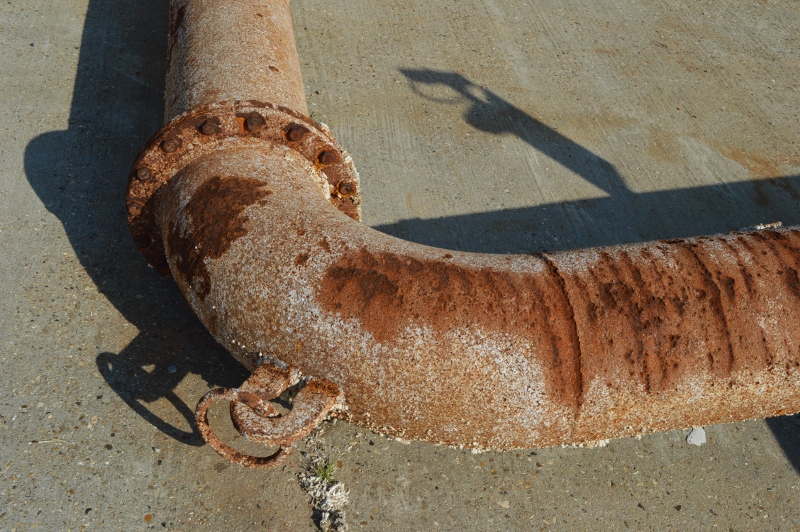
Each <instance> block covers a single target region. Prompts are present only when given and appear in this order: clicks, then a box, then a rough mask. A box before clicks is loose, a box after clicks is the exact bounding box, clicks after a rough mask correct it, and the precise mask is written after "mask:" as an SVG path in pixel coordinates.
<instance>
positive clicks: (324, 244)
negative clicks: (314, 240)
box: [319, 236, 331, 253]
mask: <svg viewBox="0 0 800 532" xmlns="http://www.w3.org/2000/svg"><path fill="white" fill-rule="evenodd" d="M319 247H321V248H322V249H324V250H325V251H326V252H328V253H330V252H331V245H330V244H328V239H327V238H325V237H324V236H323V237H322V239H320V241H319Z"/></svg>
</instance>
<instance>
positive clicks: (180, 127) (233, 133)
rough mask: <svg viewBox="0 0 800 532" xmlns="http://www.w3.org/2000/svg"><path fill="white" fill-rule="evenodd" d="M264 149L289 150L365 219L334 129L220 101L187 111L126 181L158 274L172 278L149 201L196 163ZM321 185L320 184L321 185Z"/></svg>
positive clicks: (139, 237)
mask: <svg viewBox="0 0 800 532" xmlns="http://www.w3.org/2000/svg"><path fill="white" fill-rule="evenodd" d="M254 144H264V145H265V146H266V147H268V148H271V149H283V148H282V147H287V148H289V149H291V150H293V151H294V152H296V153H297V154H299V155H301V156H302V157H304V158H305V159H306V160H308V161H309V163H311V164H312V165H313V166H314V168H316V169H317V170H318V171H319V172H320V174H321V175H322V176H323V177H324V178H325V181H326V183H325V184H324V185H323V188H327V190H323V192H324V194H325V195H326V196H327V197H328V199H329V200H330V202H331V204H333V206H334V207H336V208H337V209H339V210H340V211H342V212H343V213H345V214H346V215H348V216H349V217H351V218H353V219H354V220H360V219H361V195H360V190H359V178H358V172H356V169H355V165H354V164H353V160H352V159H351V157H350V155H349V154H348V153H347V152H346V151H345V150H344V149H342V147H341V146H340V145H339V144H338V143H337V142H336V140H334V138H333V135H331V132H330V130H329V129H328V128H327V126H325V125H324V124H319V123H317V122H315V121H314V120H312V119H311V118H309V117H307V116H304V115H302V114H300V113H297V112H296V111H293V110H291V109H288V108H286V107H281V106H277V105H273V104H270V103H264V102H257V101H240V102H232V103H230V102H221V103H217V104H213V105H207V106H201V107H197V108H195V109H192V110H191V111H188V112H186V113H184V114H182V115H180V116H178V117H177V118H175V119H174V120H172V121H171V122H170V123H168V124H167V125H165V126H164V127H163V128H161V130H160V131H159V132H158V133H156V134H155V135H154V136H153V137H152V138H151V139H150V140H149V141H148V142H147V144H145V146H144V148H142V150H141V151H140V152H139V155H138V156H137V157H136V160H135V161H134V163H133V166H132V168H131V172H130V175H129V176H128V191H127V194H126V208H127V214H128V225H129V226H130V229H131V234H132V235H133V240H134V242H135V243H136V246H137V247H138V248H139V250H140V251H141V252H142V254H144V256H145V257H146V258H147V260H148V261H149V262H150V264H152V265H153V267H154V268H156V269H157V270H158V271H159V272H161V273H163V274H165V275H170V271H169V265H168V263H167V259H166V255H165V252H164V243H163V242H162V240H161V235H160V234H159V233H158V231H157V230H156V224H155V219H154V217H153V213H152V208H151V207H150V198H152V196H153V195H154V194H155V193H156V192H157V191H158V189H159V188H161V186H162V185H164V183H166V182H167V181H169V180H170V179H171V178H172V176H174V175H175V174H176V173H178V172H179V171H180V170H181V169H182V168H184V167H186V166H187V165H189V164H191V163H192V162H193V161H195V160H197V159H199V158H200V157H203V156H204V155H206V154H208V153H211V152H213V151H216V150H219V149H220V148H222V147H226V148H227V147H230V148H236V147H239V146H252V145H254ZM321 185H322V183H321Z"/></svg>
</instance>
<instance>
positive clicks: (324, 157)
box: [317, 150, 337, 165]
mask: <svg viewBox="0 0 800 532" xmlns="http://www.w3.org/2000/svg"><path fill="white" fill-rule="evenodd" d="M336 159H337V157H336V152H333V151H331V150H325V151H323V152H322V153H320V154H319V157H317V160H319V163H320V164H324V165H328V164H333V163H335V162H336Z"/></svg>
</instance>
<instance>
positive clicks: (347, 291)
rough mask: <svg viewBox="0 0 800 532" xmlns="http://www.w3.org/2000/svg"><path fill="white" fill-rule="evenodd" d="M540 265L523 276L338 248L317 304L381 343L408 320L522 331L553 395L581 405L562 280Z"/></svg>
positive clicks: (441, 328) (449, 327) (442, 327)
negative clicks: (537, 356)
mask: <svg viewBox="0 0 800 532" xmlns="http://www.w3.org/2000/svg"><path fill="white" fill-rule="evenodd" d="M531 260H532V261H536V260H538V261H541V263H542V264H543V266H545V270H544V271H543V272H542V273H541V274H539V275H530V274H528V275H525V274H517V273H512V272H504V271H496V270H492V269H487V268H483V269H469V268H466V267H463V266H459V265H456V264H453V263H451V262H449V261H435V260H426V259H420V258H412V257H407V256H399V255H394V254H392V253H372V252H370V251H368V250H366V249H361V250H358V251H352V252H350V253H347V254H345V255H344V256H342V257H341V258H340V259H338V260H337V262H336V263H334V264H333V265H331V266H329V267H328V269H327V270H326V272H325V274H324V277H323V281H322V283H321V285H320V287H319V289H318V300H319V301H320V303H321V306H322V307H323V309H325V310H327V311H329V312H336V313H338V314H340V315H342V316H343V317H346V318H356V319H358V320H359V321H360V322H361V324H362V326H363V327H364V328H365V329H366V330H367V331H369V332H370V333H371V334H372V335H373V336H374V337H375V339H376V340H378V341H379V342H381V343H389V342H391V341H392V340H393V339H394V338H395V337H396V336H397V334H398V333H399V332H401V331H402V330H403V329H405V328H406V327H408V326H409V325H410V324H415V325H419V326H427V327H430V328H432V329H434V330H436V331H438V332H440V333H445V332H448V331H457V330H480V331H486V332H500V333H502V332H510V333H513V335H514V336H516V337H518V338H519V337H523V338H524V339H525V343H526V344H527V345H528V346H530V347H531V348H532V349H531V351H532V352H536V353H540V354H541V355H540V357H541V358H540V362H541V363H542V365H543V366H544V369H545V370H546V372H547V374H548V387H549V388H550V393H552V395H553V397H556V398H559V399H560V400H561V401H563V402H564V403H566V404H571V405H575V404H576V403H577V404H579V403H580V400H581V399H580V398H581V396H582V389H583V383H582V375H581V367H580V358H581V354H580V345H579V342H578V338H577V329H576V324H575V321H574V316H573V313H572V308H571V305H570V302H569V299H568V297H567V294H566V292H565V289H564V285H563V280H562V279H561V277H560V275H559V274H558V272H557V270H556V269H555V267H554V266H553V265H552V264H551V263H550V261H549V260H548V259H546V258H545V257H543V256H536V257H532V258H531Z"/></svg>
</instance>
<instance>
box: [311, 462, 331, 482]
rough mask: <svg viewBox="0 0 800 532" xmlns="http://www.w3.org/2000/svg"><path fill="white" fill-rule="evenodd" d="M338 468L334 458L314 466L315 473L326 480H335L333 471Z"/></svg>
mask: <svg viewBox="0 0 800 532" xmlns="http://www.w3.org/2000/svg"><path fill="white" fill-rule="evenodd" d="M335 469H336V463H335V462H334V460H326V461H324V462H322V463H320V464H318V465H316V466H314V474H316V475H317V477H319V478H320V479H321V480H324V481H325V482H333V481H334V480H333V472H334V471H335Z"/></svg>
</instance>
